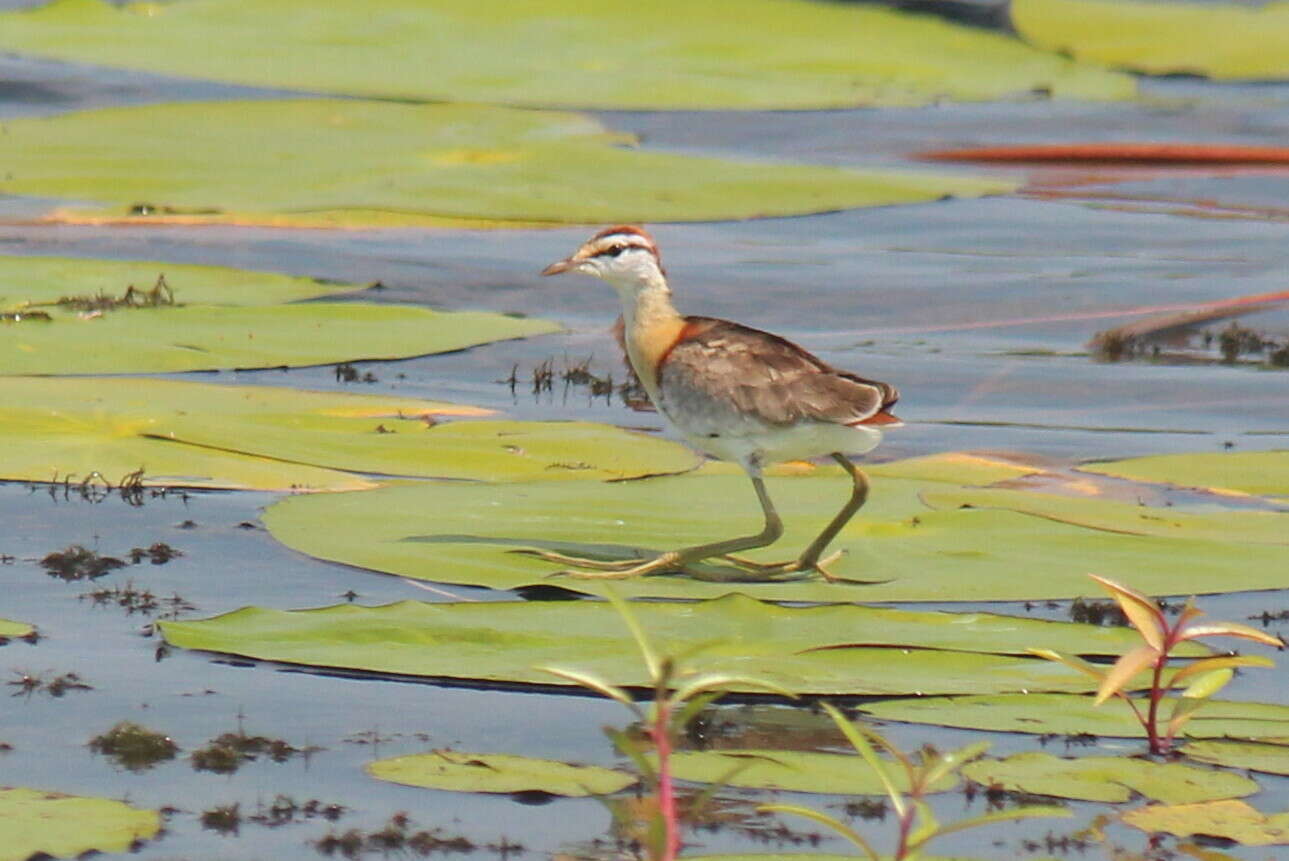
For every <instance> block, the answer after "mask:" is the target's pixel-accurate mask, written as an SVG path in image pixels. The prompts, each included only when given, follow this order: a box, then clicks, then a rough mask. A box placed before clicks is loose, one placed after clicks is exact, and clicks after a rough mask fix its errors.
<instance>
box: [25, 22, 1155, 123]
mask: <svg viewBox="0 0 1289 861" xmlns="http://www.w3.org/2000/svg"><path fill="white" fill-rule="evenodd" d="M212 44H218V45H219V50H218V51H212V50H210V46H211V45H212ZM0 48H3V49H5V50H9V51H19V52H24V53H30V54H38V55H42V56H47V57H57V58H59V59H64V60H76V61H80V62H91V63H101V64H105V65H110V66H123V67H127V68H133V69H147V70H149V71H153V72H163V73H168V74H175V75H184V76H187V77H195V78H207V79H212V80H221V81H230V82H234V83H241V84H253V85H261V86H270V87H282V88H293V89H298V90H304V91H309V92H330V93H346V94H350V95H360V96H375V97H380V98H400V99H409V100H418V101H452V102H491V103H504V104H512V105H525V106H529V107H552V106H563V107H580V108H611V109H623V108H629V109H647V110H658V109H664V110H665V109H693V108H708V109H712V108H714V109H730V108H740V109H763V110H764V109H798V110H799V109H806V108H844V107H859V106H869V105H918V104H926V103H929V102H938V101H942V100H946V99H968V100H987V99H1002V98H1017V97H1019V98H1033V94H1034V93H1035V92H1042V93H1044V94H1051V95H1055V96H1057V97H1070V98H1084V99H1121V98H1130V97H1131V96H1132V94H1133V92H1134V88H1133V84H1132V81H1131V80H1130V79H1128V78H1126V77H1124V76H1120V75H1116V74H1114V73H1110V72H1107V71H1105V70H1102V69H1098V68H1095V67H1087V66H1080V65H1079V64H1077V63H1073V62H1071V61H1069V60H1067V59H1065V58H1062V57H1059V56H1056V55H1054V54H1051V53H1048V52H1044V51H1039V50H1035V49H1033V48H1031V47H1029V46H1027V45H1025V44H1023V43H1020V42H1017V41H1016V40H1014V39H1009V38H1007V37H1006V36H1003V35H1001V34H998V33H989V32H986V31H984V30H979V29H974V28H969V27H963V26H960V25H956V24H951V23H949V22H946V21H944V20H942V19H939V18H935V17H931V16H925V15H911V14H906V13H903V12H897V11H894V10H890V9H874V8H855V7H852V6H841V5H830V4H823V3H804V2H798V0H708V2H703V3H699V4H693V3H687V2H685V0H653V2H649V3H643V4H635V5H630V6H621V5H612V4H610V5H603V4H594V3H592V4H588V3H582V2H578V0H545V2H543V3H542V4H541V5H540V6H520V7H517V6H515V5H514V4H513V3H507V2H505V0H483V2H476V3H468V4H463V3H453V2H447V0H437V2H422V0H394V2H384V3H382V4H381V8H380V11H379V14H376V15H373V14H372V10H371V8H370V7H369V6H368V5H367V4H364V3H362V2H360V0H334V2H330V3H327V4H325V5H321V6H320V5H318V4H310V3H307V2H304V0H272V2H258V0H190V2H185V3H178V4H170V3H132V4H129V5H127V6H116V5H114V4H112V3H109V2H105V0H58V2H53V3H50V4H48V5H46V6H42V7H40V8H37V9H33V10H29V11H21V12H14V13H10V14H7V15H3V16H0Z"/></svg>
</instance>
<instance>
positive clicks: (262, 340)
mask: <svg viewBox="0 0 1289 861" xmlns="http://www.w3.org/2000/svg"><path fill="white" fill-rule="evenodd" d="M556 331H559V326H558V325H556V324H554V323H549V322H546V321H544V320H528V319H518V318H514V317H507V316H505V315H502V314H490V313H484V312H477V311H458V312H438V311H431V310H429V309H428V308H418V307H412V306H408V305H372V304H367V303H360V302H348V303H338V302H309V303H304V304H300V305H268V306H264V307H251V308H241V307H215V306H200V305H188V306H184V307H159V308H136V309H131V310H119V311H111V312H108V313H106V314H104V315H102V316H101V317H89V318H82V317H57V318H54V319H53V320H51V321H46V320H30V319H29V320H25V321H23V322H20V323H0V366H2V367H3V368H4V373H6V374H143V373H155V372H161V371H167V372H173V371H205V370H217V369H221V368H271V367H288V366H290V367H303V366H307V365H323V364H330V363H332V362H344V361H351V360H358V359H401V358H407V357H410V356H423V355H426V354H429V353H442V352H447V351H450V350H460V349H464V348H465V347H473V346H475V345H477V344H486V343H489V342H491V341H502V340H506V339H509V338H524V337H529V336H532V335H542V334H546V333H549V332H556Z"/></svg>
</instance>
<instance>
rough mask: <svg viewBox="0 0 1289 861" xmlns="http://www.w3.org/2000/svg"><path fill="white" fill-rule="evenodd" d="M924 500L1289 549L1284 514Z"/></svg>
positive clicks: (936, 496)
mask: <svg viewBox="0 0 1289 861" xmlns="http://www.w3.org/2000/svg"><path fill="white" fill-rule="evenodd" d="M922 500H923V501H924V502H926V504H927V505H929V506H931V507H932V508H935V509H938V510H951V509H954V508H997V509H1003V510H1007V511H1019V512H1022V513H1024V514H1032V515H1034V516H1036V517H1045V518H1049V519H1051V520H1056V521H1059V522H1061V523H1071V524H1074V525H1076V526H1086V527H1088V528H1089V529H1101V530H1105V531H1107V532H1121V533H1124V534H1128V535H1154V536H1157V537H1161V538H1195V539H1204V540H1218V541H1222V540H1230V541H1239V542H1248V543H1251V544H1289V512H1282V511H1222V512H1212V511H1207V512H1203V513H1198V512H1188V511H1186V510H1184V509H1181V508H1178V507H1170V508H1151V507H1148V506H1145V505H1136V504H1133V503H1130V502H1119V501H1117V500H1112V499H1101V498H1098V497H1087V496H1064V495H1058V494H1053V493H1035V492H1033V491H1027V490H1009V489H1004V488H954V489H950V490H927V491H926V492H924V493H923V494H922Z"/></svg>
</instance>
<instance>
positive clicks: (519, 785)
mask: <svg viewBox="0 0 1289 861" xmlns="http://www.w3.org/2000/svg"><path fill="white" fill-rule="evenodd" d="M366 771H367V773H368V774H370V775H371V776H372V777H374V778H376V779H378V780H387V781H389V782H391V783H401V784H403V785H405V786H423V787H425V788H427V789H446V790H451V791H453V792H505V793H511V792H547V793H550V794H551V795H564V796H568V797H571V798H583V797H585V796H588V795H607V794H609V793H611V792H617V791H618V790H621V789H626V788H627V787H628V786H631V785H632V784H633V783H635V782H636V778H635V777H633V776H632V775H629V774H625V773H624V772H621V771H615V770H613V769H611V768H600V767H598V766H593V765H572V764H570V763H567V762H557V761H554V760H549V759H534V758H532V757H528V756H513V755H511V754H504V753H467V752H465V751H459V750H436V751H434V752H432V753H417V754H412V755H410V756H396V757H392V758H390V759H378V760H376V761H375V762H372V763H368V765H367V766H366Z"/></svg>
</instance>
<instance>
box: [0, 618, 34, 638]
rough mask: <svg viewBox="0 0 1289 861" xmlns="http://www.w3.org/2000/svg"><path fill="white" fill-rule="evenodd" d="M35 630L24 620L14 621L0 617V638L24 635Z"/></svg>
mask: <svg viewBox="0 0 1289 861" xmlns="http://www.w3.org/2000/svg"><path fill="white" fill-rule="evenodd" d="M34 630H36V629H35V628H34V627H32V626H31V625H28V624H27V623H26V622H14V621H11V620H9V619H0V640H3V639H5V638H8V637H26V636H28V635H29V634H31V632H32V631H34Z"/></svg>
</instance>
